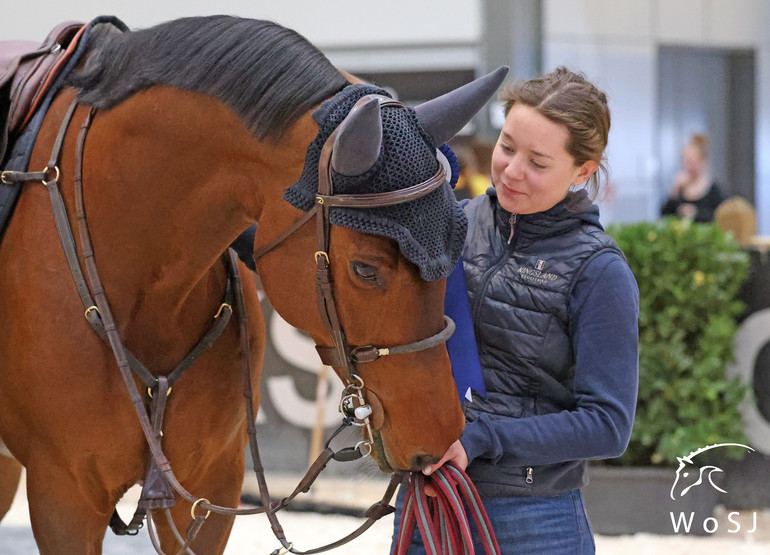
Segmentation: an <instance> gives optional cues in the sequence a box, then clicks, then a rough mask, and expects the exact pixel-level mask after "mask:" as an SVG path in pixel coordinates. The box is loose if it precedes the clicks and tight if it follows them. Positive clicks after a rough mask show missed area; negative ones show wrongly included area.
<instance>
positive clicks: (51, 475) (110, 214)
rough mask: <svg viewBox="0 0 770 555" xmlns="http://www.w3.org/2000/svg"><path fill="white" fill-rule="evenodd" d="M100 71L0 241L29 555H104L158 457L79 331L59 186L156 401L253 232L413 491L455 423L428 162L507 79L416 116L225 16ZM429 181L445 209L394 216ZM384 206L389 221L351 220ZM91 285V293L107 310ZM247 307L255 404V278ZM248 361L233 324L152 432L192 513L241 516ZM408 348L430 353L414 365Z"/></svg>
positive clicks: (97, 52) (388, 465) (182, 382)
mask: <svg viewBox="0 0 770 555" xmlns="http://www.w3.org/2000/svg"><path fill="white" fill-rule="evenodd" d="M91 50H92V51H91V52H89V56H88V59H87V61H86V62H84V63H83V64H82V67H79V68H78V70H77V71H76V72H75V73H74V74H73V76H72V77H71V78H70V80H69V85H70V86H68V87H65V88H64V89H63V90H62V91H61V92H60V93H59V94H58V96H57V97H56V98H55V100H53V102H52V104H51V106H50V109H49V110H48V112H47V113H46V115H45V119H44V120H43V123H42V127H41V129H40V133H39V135H38V137H37V140H36V143H35V147H34V150H33V152H32V156H31V162H30V168H32V169H37V168H46V167H47V166H46V164H47V163H48V161H49V158H50V157H51V156H52V155H51V153H52V151H53V150H55V148H56V145H57V144H59V141H57V138H59V139H60V140H61V150H60V153H59V154H58V155H57V158H58V164H57V165H56V168H55V169H56V176H55V177H54V176H53V168H50V170H51V171H50V172H44V173H45V174H46V175H45V177H44V179H43V181H45V182H46V187H44V186H43V185H42V184H41V183H40V182H39V181H38V182H33V181H30V180H26V181H24V182H23V183H20V184H19V186H20V187H23V189H22V194H21V196H20V199H19V201H18V205H17V206H16V210H15V215H14V217H13V219H12V220H11V222H10V224H9V226H8V228H7V230H6V233H5V236H4V238H3V241H2V244H0V357H2V365H1V366H0V438H1V439H2V442H4V443H5V445H7V448H8V449H9V450H10V452H11V453H12V454H13V456H14V457H15V458H16V459H17V460H18V461H19V462H20V463H21V464H22V465H23V466H24V467H25V468H26V480H27V492H28V500H29V509H30V518H31V522H32V529H33V532H34V536H35V540H36V542H37V544H38V546H39V549H40V552H41V553H44V554H47V553H57V554H62V553H73V554H74V553H77V554H84V553H100V552H101V544H102V541H103V537H104V534H105V530H106V528H107V526H108V523H109V521H110V515H111V514H112V512H113V509H114V507H115V505H116V503H117V502H118V500H119V499H120V498H121V496H122V495H123V494H124V493H125V492H126V491H127V489H128V488H130V487H131V486H132V485H134V484H136V483H139V482H141V481H142V480H143V479H144V477H145V472H146V470H147V465H148V463H147V461H148V458H151V454H150V453H148V443H147V441H146V440H145V435H146V431H145V430H143V428H142V426H140V424H139V421H138V420H137V413H136V412H137V411H140V409H142V407H139V408H137V406H132V400H133V399H132V397H131V396H130V395H127V393H126V383H124V382H125V380H124V379H123V377H122V376H121V374H120V373H119V372H118V369H119V368H120V366H121V363H120V357H119V355H117V354H116V356H118V362H116V359H115V357H114V356H113V351H114V352H115V353H118V352H122V351H121V350H120V349H118V348H113V349H112V350H111V345H112V346H113V347H114V345H113V344H108V343H107V342H105V341H103V340H102V339H101V338H100V337H99V335H97V333H95V332H94V330H93V329H92V327H91V326H89V322H88V321H87V319H88V318H89V317H93V315H94V313H95V312H99V311H98V310H97V309H96V308H95V307H88V309H86V311H85V316H86V318H83V317H82V316H83V315H84V311H83V306H82V305H81V299H79V296H78V292H79V289H78V288H77V287H76V283H74V282H73V278H72V275H71V266H72V265H71V264H70V263H69V262H68V260H67V258H66V256H65V253H64V250H63V248H62V242H61V241H60V239H59V237H58V236H57V229H56V227H55V224H54V218H53V217H52V205H51V201H50V200H49V193H50V191H46V188H47V186H48V185H49V184H50V182H51V181H56V182H57V184H58V187H59V189H60V193H61V196H62V197H63V204H64V206H65V207H66V218H65V220H66V221H68V222H69V226H70V227H71V228H72V229H74V230H78V233H77V235H81V237H80V239H81V243H80V245H81V246H79V247H78V251H77V252H76V265H77V264H78V263H79V265H80V266H87V267H88V265H89V262H93V263H94V264H95V266H96V267H98V276H99V277H100V281H101V284H102V287H103V293H102V294H103V297H104V298H105V299H108V301H109V308H110V309H111V314H112V317H114V321H115V326H114V329H113V330H112V333H113V334H114V336H115V337H119V340H120V342H122V345H123V346H124V347H125V350H126V352H129V351H130V353H132V355H133V356H134V357H135V358H136V359H138V360H139V361H141V362H142V363H143V364H144V365H145V366H146V368H148V369H150V371H151V372H152V376H153V377H154V378H155V379H156V380H161V378H162V377H164V376H169V374H170V373H171V372H172V369H174V368H175V367H176V366H177V364H178V363H179V361H180V360H182V359H184V358H185V356H186V355H187V354H188V353H189V352H190V351H191V349H193V348H194V347H195V346H196V344H197V343H198V341H199V339H200V338H201V337H202V336H204V335H205V334H206V331H207V330H208V329H209V327H210V326H211V322H212V321H214V319H215V315H216V314H218V310H219V309H221V307H222V306H223V300H222V299H223V291H225V289H226V286H227V283H228V263H227V261H226V260H225V259H224V258H223V253H224V252H225V251H226V250H227V248H228V245H230V244H231V243H232V242H233V241H234V240H235V239H236V238H237V237H238V236H239V234H240V233H241V232H242V231H243V230H244V229H246V228H247V227H249V226H250V225H252V224H253V223H254V222H259V225H258V232H257V235H256V239H255V242H254V251H255V253H254V254H255V258H256V260H257V268H258V273H259V276H260V279H261V282H262V284H263V287H264V290H265V292H266V294H267V295H268V297H269V299H270V301H271V303H272V305H273V306H274V307H275V309H276V310H277V311H278V312H279V313H280V315H281V316H282V317H283V318H284V319H285V320H286V321H287V322H289V323H290V324H292V325H293V326H295V327H297V328H300V329H303V330H305V331H307V333H308V334H309V335H310V336H311V337H312V338H313V340H314V341H315V342H316V344H317V345H319V348H318V349H319V353H320V354H321V355H322V359H323V360H325V361H327V362H328V363H329V364H331V365H332V366H333V367H334V370H335V372H336V373H337V374H338V375H339V376H340V378H341V379H342V380H343V381H344V382H345V383H346V384H347V385H348V387H351V386H352V387H353V389H354V390H355V391H356V395H359V394H360V397H359V398H361V399H363V400H364V401H362V403H361V405H362V406H361V407H358V408H363V407H365V408H367V410H368V411H369V413H370V414H369V415H363V416H364V420H365V422H366V424H367V425H366V426H365V427H364V438H363V439H364V442H365V443H366V444H368V446H369V451H370V452H371V455H372V457H373V458H374V459H375V460H376V461H377V463H378V465H379V466H380V467H381V468H382V469H383V470H384V471H386V472H390V471H392V470H396V469H408V470H419V469H421V468H423V467H424V466H425V465H426V464H429V463H430V462H433V461H436V460H438V458H439V457H440V456H441V455H442V454H443V453H444V452H445V450H446V448H447V447H448V446H449V445H450V444H451V443H452V442H453V441H454V440H456V439H457V438H458V437H459V435H460V432H461V430H462V427H463V423H464V419H463V416H462V411H461V409H460V404H459V401H458V396H457V393H456V389H455V385H454V383H453V379H452V374H451V368H450V363H449V359H448V356H447V353H446V349H445V348H444V347H443V345H442V344H440V342H435V341H434V342H432V343H430V342H429V344H422V343H421V341H423V340H425V339H426V338H435V337H437V336H441V335H442V333H444V331H445V330H446V327H447V322H446V320H445V318H444V316H443V310H442V308H443V295H444V286H445V278H446V275H447V274H448V269H451V267H452V266H453V264H454V262H456V260H457V256H458V255H459V250H460V248H461V246H462V240H463V239H464V234H465V225H466V224H465V220H464V217H463V216H462V212H461V210H459V209H458V207H457V204H456V202H455V201H454V197H453V195H452V191H451V189H450V188H449V184H448V183H447V182H446V178H445V177H446V176H445V174H446V172H445V170H442V165H441V163H440V161H439V159H438V158H437V151H436V146H437V145H440V144H441V143H443V142H445V141H446V140H448V139H449V138H451V136H452V135H454V134H455V133H456V132H457V131H458V130H459V129H460V128H461V127H462V126H463V125H464V124H465V123H466V122H467V121H468V120H469V119H470V118H471V117H472V116H473V114H474V113H475V112H476V111H477V110H478V109H480V108H481V107H482V106H483V104H484V103H485V102H486V101H487V100H488V98H489V97H490V96H491V95H492V94H493V93H494V91H495V90H496V89H497V87H498V86H499V84H500V82H501V81H502V78H503V77H504V73H502V74H501V73H500V72H497V73H495V74H490V75H491V76H487V77H486V78H482V79H480V80H477V81H476V82H473V83H470V84H468V85H466V86H464V87H461V88H460V89H457V90H456V91H453V92H451V93H448V94H447V95H444V96H442V97H439V98H437V99H434V100H433V101H429V102H427V103H425V104H423V105H421V106H418V107H416V108H414V109H412V108H406V107H404V106H400V105H398V104H397V103H395V102H393V101H391V100H390V99H388V98H385V97H384V94H385V93H384V91H379V90H376V88H375V87H373V86H371V85H367V84H363V83H361V82H360V81H358V80H357V79H355V78H354V77H352V76H350V75H349V74H347V73H345V72H342V71H340V70H338V69H337V68H335V67H334V66H333V65H332V64H331V63H330V62H329V61H328V60H327V59H326V58H325V57H324V56H323V54H322V53H321V52H320V51H318V50H317V49H316V48H315V47H314V46H312V45H311V44H310V43H309V42H308V41H307V40H305V39H304V38H303V37H301V36H300V35H298V34H297V33H296V32H294V31H292V30H289V29H286V28H284V27H281V26H279V25H276V24H274V23H271V22H266V21H259V20H248V19H240V18H233V17H226V16H213V17H206V18H185V19H180V20H175V21H171V22H168V23H165V24H161V25H158V26H156V27H152V28H149V29H145V30H141V31H134V32H125V33H122V34H118V33H115V34H113V33H107V36H106V37H105V38H103V39H102V40H100V41H99V42H98V43H97V44H94V45H93V46H92V47H91ZM363 93H366V94H363ZM362 96H366V98H358V97H362ZM340 99H342V100H344V102H343V101H342V100H340ZM75 101H77V102H78V104H73V102H75ZM353 101H355V103H354V102H353ZM351 103H354V104H355V106H353V107H351V106H350V104H351ZM68 118H71V123H69V122H68ZM332 127H333V129H327V130H326V131H324V129H325V128H332ZM327 132H328V133H327ZM323 133H327V134H328V135H329V136H332V139H328V137H326V136H323V137H322V135H323ZM321 139H323V140H321ZM314 145H315V146H314ZM404 145H408V149H407V151H406V154H405V153H404V152H403V150H404ZM314 148H315V149H316V150H317V151H318V152H315V151H314ZM313 152H315V154H313ZM314 156H315V157H314ZM319 158H320V162H317V159H319ZM319 164H320V165H319ZM319 167H322V168H325V169H324V170H323V171H320V170H319V169H318V168H319ZM442 172H443V173H442ZM49 174H50V175H49ZM436 176H438V177H436ZM303 180H304V181H303ZM327 181H328V182H327ZM309 182H315V184H318V183H321V182H327V183H326V187H327V188H328V189H329V190H327V191H326V192H327V193H328V194H327V195H326V196H324V195H323V191H322V190H321V189H318V191H321V192H320V193H319V192H318V191H311V192H310V193H309V201H308V199H307V198H305V197H307V195H308V192H307V190H306V185H307V183H309ZM332 182H333V185H332ZM303 183H304V184H303ZM425 183H431V187H432V189H430V191H428V192H426V191H423V192H422V193H420V195H421V196H419V198H417V196H414V197H408V198H405V199H404V198H398V197H399V196H403V194H402V193H403V191H404V190H407V189H409V190H413V189H414V188H415V187H418V188H419V187H423V189H424V184H425ZM78 187H82V199H81V200H82V202H83V203H84V206H85V208H84V209H83V207H82V206H80V205H79V204H78V202H79V201H78V198H77V194H76V193H75V192H73V191H74V190H75V189H77V188H78ZM332 188H333V191H332V190H331V189H332ZM381 193H383V194H384V195H385V196H386V197H388V198H389V199H390V200H392V201H393V202H391V203H390V204H387V203H386V204H385V205H381V206H379V207H377V208H368V207H367V205H366V204H365V203H362V201H363V200H366V199H369V200H371V199H372V198H374V197H376V195H378V194H381ZM350 197H356V199H353V200H350ZM412 199H414V200H412ZM324 200H326V204H325V205H323V206H321V205H322V204H323V201H324ZM308 203H309V204H308ZM434 208H435V210H434ZM76 215H77V218H76ZM81 217H82V219H83V221H86V218H87V229H88V230H89V233H90V238H91V240H92V253H90V254H89V253H84V252H83V250H84V248H83V247H82V244H83V243H82V240H83V238H82V228H81V227H79V225H80V224H81V221H80V219H81ZM312 220H316V221H317V222H318V223H314V222H312ZM323 222H325V224H324V223H323ZM65 223H66V222H65ZM324 225H325V227H324ZM319 245H320V247H319ZM323 247H325V248H323ZM89 257H90V258H89ZM239 265H240V269H241V270H243V271H244V273H246V271H245V269H244V268H243V265H242V264H240V263H239ZM321 270H325V271H326V278H327V282H326V284H325V285H324V284H320V285H319V282H318V275H319V272H320V271H321ZM93 281H94V279H93V276H92V275H91V274H89V283H88V285H87V286H88V287H90V288H91V289H92V294H93V295H94V296H97V297H98V294H99V293H98V291H96V286H95V285H94V283H93ZM324 288H325V293H326V296H325V297H324V296H323V295H322V293H324V291H321V289H324ZM330 295H331V297H330ZM243 304H244V305H245V307H246V309H247V316H248V319H247V321H248V327H247V330H246V338H247V339H248V343H249V344H250V345H251V349H250V354H249V355H248V358H249V360H247V361H246V362H247V363H250V368H251V370H250V382H251V383H252V384H254V385H255V386H256V384H258V382H259V377H260V366H261V361H262V353H263V351H264V345H265V329H264V323H263V321H262V318H261V313H260V309H259V302H258V298H257V290H256V285H255V282H254V280H253V279H244V280H243ZM101 307H102V305H99V308H101ZM319 307H320V308H319ZM101 312H102V314H101V317H102V318H106V315H105V314H103V312H104V310H102V311H101ZM243 345H244V343H243V337H240V336H239V330H238V326H237V325H235V324H233V323H231V324H229V325H227V326H226V327H224V329H223V331H222V332H221V335H220V336H219V338H218V339H217V340H216V341H215V342H214V343H213V345H211V346H210V347H209V348H208V349H206V350H205V351H203V352H202V353H199V356H197V358H195V360H194V362H193V363H192V365H191V366H190V367H189V369H188V370H187V371H186V372H185V374H184V376H182V378H181V379H179V380H178V381H177V382H176V383H174V385H173V392H172V391H170V390H169V391H168V392H167V393H168V397H167V403H166V406H165V417H164V418H163V420H162V448H163V452H164V453H165V455H166V456H167V457H168V461H170V463H171V465H173V468H174V475H175V476H176V477H177V478H178V479H179V481H180V482H181V483H183V484H184V487H185V488H186V489H187V490H188V491H192V492H194V493H195V495H196V496H200V498H201V499H203V498H205V499H207V500H211V502H212V503H218V504H221V505H225V506H231V507H232V506H236V505H237V503H238V500H239V495H240V488H241V484H242V480H243V474H244V466H245V462H244V449H245V445H246V434H245V430H246V428H247V418H246V414H245V412H244V410H243V407H242V405H241V403H242V402H243V399H242V394H243V393H242V392H243V376H242V364H243V362H244V361H243V360H242V359H243V358H244V357H247V353H249V351H248V350H244V348H243ZM372 345H375V346H377V347H371V346H372ZM403 345H412V346H415V345H416V346H417V347H419V348H415V349H406V352H403V353H402V352H400V351H398V347H397V346H403ZM361 346H363V347H361ZM389 346H396V348H395V349H393V351H394V352H393V353H392V354H391V356H385V355H388V350H387V347H389ZM373 349H374V352H373ZM134 382H135V384H136V385H137V386H138V387H141V388H144V384H143V383H142V382H141V381H140V380H139V378H134ZM129 385H130V384H129ZM255 389H256V387H255ZM129 390H130V387H129ZM152 391H153V390H152V389H150V390H149V391H148V392H147V393H148V395H146V396H145V397H144V398H143V403H145V405H147V406H149V404H150V403H152V402H153V400H152V399H150V396H151V394H152ZM156 393H158V391H157V390H156ZM364 402H365V404H364ZM258 404H259V396H258V391H257V392H256V393H255V394H254V397H253V404H252V408H253V409H254V410H256V408H257V406H258ZM134 405H136V403H134ZM145 408H146V407H145ZM357 414H358V413H357ZM159 435H160V434H159ZM4 468H6V467H5V465H3V466H0V470H1V469H4ZM17 470H18V467H17V466H16V465H15V464H12V465H9V466H8V472H10V473H13V472H17ZM11 481H13V475H11ZM3 483H4V482H3V480H0V484H3ZM4 487H7V486H4ZM192 509H193V510H194V509H195V507H194V506H193V507H192ZM170 511H171V516H172V517H173V521H174V523H175V524H176V526H177V527H179V528H181V529H184V528H183V527H185V526H186V525H187V524H188V523H189V521H190V516H189V515H190V511H191V504H190V503H189V502H188V501H186V500H185V499H183V498H180V497H178V498H177V500H176V504H174V505H173V507H171V509H170ZM193 515H194V513H193ZM157 526H158V532H159V536H160V539H161V545H162V546H163V549H172V548H173V546H174V545H175V538H174V532H173V530H172V529H171V527H170V526H169V525H167V524H164V523H163V522H158V525H157ZM231 526H232V517H231V516H221V515H215V514H212V515H211V517H210V518H209V519H208V520H207V521H206V525H205V526H203V527H202V529H201V530H200V533H199V534H198V535H197V537H196V538H195V541H194V542H193V543H192V545H191V546H190V547H191V548H192V549H193V550H195V551H196V552H197V553H221V552H222V551H223V550H224V547H225V544H226V541H227V537H228V534H229V531H230V528H231Z"/></svg>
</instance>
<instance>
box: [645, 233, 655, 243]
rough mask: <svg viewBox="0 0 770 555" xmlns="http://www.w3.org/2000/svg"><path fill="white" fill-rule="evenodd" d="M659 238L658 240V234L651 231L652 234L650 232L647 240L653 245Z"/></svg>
mask: <svg viewBox="0 0 770 555" xmlns="http://www.w3.org/2000/svg"><path fill="white" fill-rule="evenodd" d="M657 238H658V234H657V233H655V232H654V231H650V232H648V233H647V240H648V241H649V242H650V243H652V242H653V241H654V240H655V239H657Z"/></svg>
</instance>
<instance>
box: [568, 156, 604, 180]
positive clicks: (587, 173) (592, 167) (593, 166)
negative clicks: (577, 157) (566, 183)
mask: <svg viewBox="0 0 770 555" xmlns="http://www.w3.org/2000/svg"><path fill="white" fill-rule="evenodd" d="M598 169H599V163H598V162H595V161H594V160H588V161H587V162H586V163H584V164H583V165H582V166H580V168H579V169H578V172H577V173H576V174H575V179H574V180H573V181H572V184H573V185H582V184H583V183H585V182H586V181H588V178H589V177H591V176H592V175H593V174H594V173H596V170H598Z"/></svg>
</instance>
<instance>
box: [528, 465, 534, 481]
mask: <svg viewBox="0 0 770 555" xmlns="http://www.w3.org/2000/svg"><path fill="white" fill-rule="evenodd" d="M534 481H535V479H534V478H533V477H532V467H531V466H528V467H527V483H528V484H531V483H532V482H534Z"/></svg>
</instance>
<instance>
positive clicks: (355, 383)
mask: <svg viewBox="0 0 770 555" xmlns="http://www.w3.org/2000/svg"><path fill="white" fill-rule="evenodd" d="M372 99H376V100H377V101H378V102H379V103H380V107H400V108H404V105H403V104H401V103H400V102H398V101H396V100H393V99H392V98H388V97H387V96H382V95H377V94H369V95H366V96H363V97H361V98H360V99H359V100H358V102H356V104H355V105H354V106H353V108H351V110H350V112H349V113H348V115H347V116H346V119H347V118H349V117H351V115H352V114H354V113H355V112H357V111H358V110H360V109H361V107H362V106H363V105H364V104H367V103H368V102H369V101H370V100H372ZM341 127H342V124H340V125H338V126H337V127H336V128H335V129H334V131H333V132H332V133H331V135H330V136H329V138H328V139H326V142H325V143H324V146H323V148H322V149H321V159H320V161H319V163H318V194H317V195H316V202H315V205H314V206H313V208H312V209H310V211H308V213H307V214H305V215H304V216H303V217H302V218H301V219H299V220H298V221H297V222H295V223H294V224H293V225H292V226H291V227H289V228H288V229H287V230H286V231H284V232H283V233H281V234H280V235H279V236H278V237H276V238H275V239H273V240H272V241H271V242H269V243H268V244H267V245H264V246H263V247H261V248H259V249H257V250H256V251H255V252H254V260H255V261H256V260H258V259H259V258H261V257H262V256H263V255H265V254H267V253H268V252H270V251H271V250H273V249H274V248H275V247H277V246H278V245H280V244H281V243H283V241H284V240H286V239H287V238H289V237H290V236H291V235H293V234H294V233H295V232H296V231H297V230H299V229H300V228H301V227H302V226H304V225H305V224H306V223H307V222H308V221H310V219H312V218H313V217H314V216H315V217H316V222H317V224H316V239H317V244H318V250H317V251H316V253H315V255H314V258H315V265H316V296H317V299H318V310H319V313H320V315H321V320H322V321H323V323H324V326H325V327H326V330H327V331H328V332H329V335H330V336H331V338H332V344H333V346H331V347H329V346H321V345H316V351H318V354H319V356H320V357H321V362H323V363H324V364H326V365H328V366H334V367H336V368H341V369H342V370H343V372H344V379H345V381H346V382H347V387H346V388H345V393H343V401H342V403H341V407H342V409H343V411H344V412H345V413H346V414H352V415H354V416H356V417H357V419H358V420H360V421H362V424H363V425H366V427H367V430H368V432H369V437H370V439H371V438H373V435H372V430H371V427H370V424H369V418H368V416H369V414H371V408H370V407H369V405H367V404H366V402H365V401H364V398H363V395H362V393H361V390H362V389H363V387H364V383H363V380H362V379H361V378H360V376H358V375H357V374H356V373H355V365H356V364H363V363H366V362H373V361H375V360H377V359H379V358H380V357H382V356H387V355H396V354H406V353H414V352H418V351H423V350H426V349H430V348H432V347H435V346H437V345H440V344H442V343H445V342H446V340H447V339H449V337H450V336H451V335H452V333H453V332H454V329H455V324H454V322H453V321H452V319H451V318H449V316H446V315H445V316H444V329H442V330H441V331H440V332H438V333H436V334H435V335H432V336H430V337H428V338H426V339H422V340H420V341H414V342H412V343H407V344H404V345H398V346H394V347H376V346H374V345H364V346H351V345H349V344H348V342H347V339H346V337H345V332H344V331H343V329H342V325H341V324H340V320H339V317H338V313H337V306H336V302H335V299H334V292H333V290H332V282H331V275H330V270H329V269H330V261H329V233H330V229H331V222H330V221H329V209H330V208H333V207H334V208H337V207H339V208H380V207H383V206H393V205H396V204H401V203H404V202H409V201H411V200H415V199H418V198H420V197H423V196H425V195H427V194H429V193H432V192H433V191H435V190H436V189H438V188H439V187H440V186H441V185H443V183H444V182H445V181H446V179H447V174H446V170H445V169H444V166H443V164H439V167H438V170H437V171H436V173H435V174H434V175H433V176H432V177H431V178H430V179H428V180H426V181H423V182H421V183H418V184H417V185H412V186H411V187H406V188H404V189H399V190H397V191H387V192H383V193H361V194H335V193H334V183H333V179H332V167H331V158H332V151H333V149H334V143H335V139H336V138H337V133H338V132H339V130H340V128H341ZM356 404H357V405H358V406H356ZM367 413H368V414H367ZM364 415H365V416H364ZM362 416H364V417H363V418H361V417H362ZM363 443H364V444H366V445H367V446H368V448H369V449H368V453H366V454H369V453H371V447H372V443H371V441H365V442H363Z"/></svg>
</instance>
